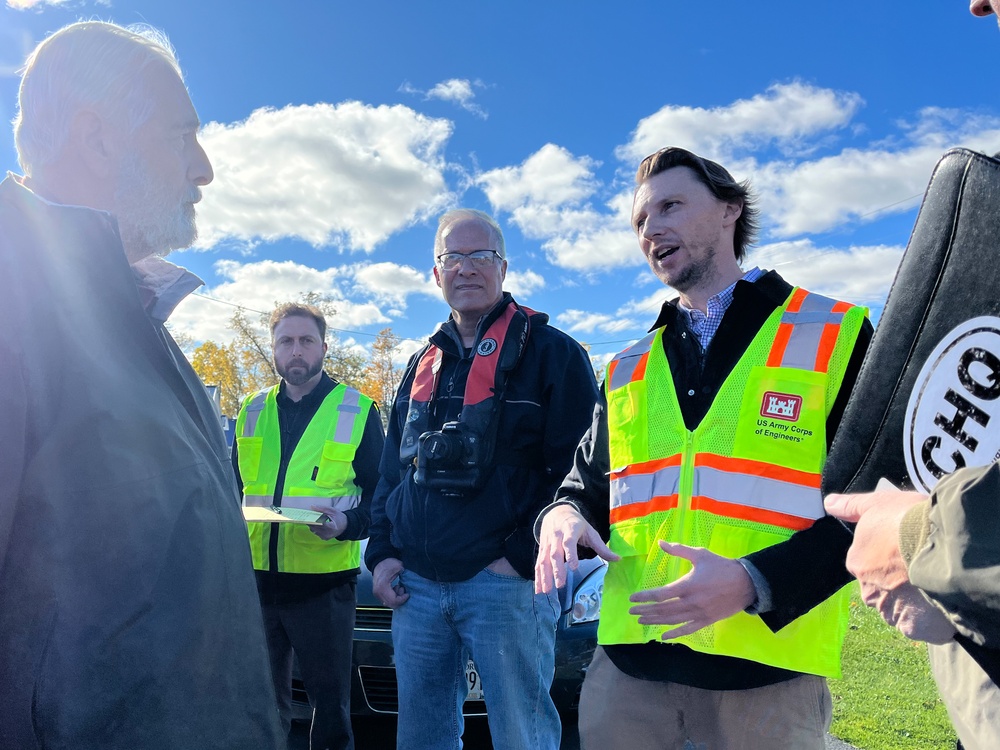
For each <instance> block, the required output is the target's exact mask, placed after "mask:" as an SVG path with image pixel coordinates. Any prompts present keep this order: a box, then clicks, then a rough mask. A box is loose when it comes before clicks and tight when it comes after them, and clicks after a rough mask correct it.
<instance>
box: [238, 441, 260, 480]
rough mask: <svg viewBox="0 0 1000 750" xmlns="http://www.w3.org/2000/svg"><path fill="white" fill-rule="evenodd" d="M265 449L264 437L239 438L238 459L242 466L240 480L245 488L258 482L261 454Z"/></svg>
mask: <svg viewBox="0 0 1000 750" xmlns="http://www.w3.org/2000/svg"><path fill="white" fill-rule="evenodd" d="M263 448H264V438H263V437H237V438H236V458H237V460H238V462H239V466H240V479H242V480H243V484H244V486H245V485H247V484H249V483H250V482H256V481H257V475H258V474H259V473H260V454H261V451H262V450H263Z"/></svg>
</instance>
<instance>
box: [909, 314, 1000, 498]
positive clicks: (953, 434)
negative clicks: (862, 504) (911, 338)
mask: <svg viewBox="0 0 1000 750" xmlns="http://www.w3.org/2000/svg"><path fill="white" fill-rule="evenodd" d="M903 450H904V453H905V455H906V468H907V471H909V473H910V480H911V481H912V482H913V486H914V487H915V488H916V489H918V490H919V489H923V490H924V491H925V492H928V493H929V492H930V491H931V490H933V489H934V485H935V484H937V481H938V480H939V479H940V478H941V477H943V476H945V475H946V474H950V473H951V472H953V471H955V469H960V468H961V467H963V466H984V465H986V464H989V463H992V462H993V461H995V460H997V458H998V457H1000V318H994V317H990V316H983V317H979V318H973V319H972V320H967V321H965V322H964V323H962V324H961V325H959V326H958V327H956V328H955V329H954V330H952V331H951V332H950V333H948V335H946V336H945V337H944V338H942V339H941V341H940V342H939V343H938V345H937V346H936V347H935V348H934V351H933V352H931V355H930V356H929V357H928V358H927V361H926V362H925V363H924V366H923V368H922V369H921V370H920V375H919V376H918V377H917V381H916V383H915V385H914V386H913V392H912V393H911V394H910V400H909V403H908V404H907V406H906V421H905V422H904V424H903Z"/></svg>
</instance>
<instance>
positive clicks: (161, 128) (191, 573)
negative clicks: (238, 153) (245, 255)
mask: <svg viewBox="0 0 1000 750" xmlns="http://www.w3.org/2000/svg"><path fill="white" fill-rule="evenodd" d="M18 104H19V112H18V116H17V118H16V120H15V123H14V134H15V141H16V145H17V151H18V158H19V161H20V163H21V167H22V169H23V171H24V176H23V177H18V176H15V175H8V176H7V178H6V179H5V180H4V181H3V182H2V183H0V279H2V283H3V285H4V289H3V292H2V294H0V321H3V326H2V327H0V384H2V388H0V414H2V415H3V419H2V420H0V446H2V448H0V747H17V748H22V747H23V748H27V747H45V748H69V747H73V748H122V749H124V748H144V749H145V750H156V749H158V748H164V750H165V749H166V748H194V747H211V748H233V749H234V750H235V749H236V748H240V749H242V748H267V749H268V750H271V749H272V748H280V747H282V746H283V744H284V740H283V738H282V737H281V732H280V725H279V721H278V716H277V712H276V710H275V698H274V692H273V689H272V687H271V680H270V674H269V666H268V658H267V651H266V645H265V641H264V633H263V625H262V621H261V617H260V614H259V612H260V610H259V607H258V606H257V594H256V589H255V586H254V580H253V574H252V572H251V571H252V568H251V565H250V550H249V547H248V544H247V537H246V527H245V525H244V523H243V520H242V517H241V513H240V508H239V499H238V496H237V493H236V487H235V483H234V481H233V477H232V472H231V469H230V465H229V457H228V452H227V449H226V444H225V440H224V438H223V434H222V430H221V427H220V424H219V419H218V417H217V414H216V411H215V408H214V406H213V404H212V402H211V400H210V399H209V398H208V395H207V393H206V391H205V389H204V387H203V386H202V384H201V382H200V381H199V379H198V377H197V375H196V374H195V373H194V371H193V370H192V369H191V367H190V365H189V364H188V362H187V361H186V359H185V357H184V355H183V353H182V352H181V350H180V349H179V348H178V347H177V344H176V343H175V342H174V341H173V339H172V338H171V336H170V334H169V333H168V332H167V330H166V329H165V327H164V322H165V320H166V318H167V316H168V315H169V314H170V312H171V311H172V310H173V309H174V307H175V306H176V305H177V303H178V302H180V300H182V299H183V298H184V297H185V296H186V295H187V294H189V293H190V292H191V291H193V290H194V289H195V288H197V287H198V286H200V285H201V283H202V282H201V280H200V279H198V278H197V277H195V276H193V275H192V274H190V273H188V272H187V271H185V270H184V269H182V268H179V267H177V266H174V265H172V264H170V263H168V262H167V261H165V260H163V258H162V256H163V255H166V254H167V253H168V252H169V251H170V250H172V249H176V248H182V247H187V246H188V245H190V244H191V243H192V242H193V241H194V239H195V237H196V228H195V208H194V206H195V203H197V202H198V201H199V200H200V199H201V188H202V187H203V186H205V185H207V184H209V183H210V182H211V181H212V178H213V173H212V167H211V164H210V163H209V161H208V157H207V156H206V155H205V152H204V151H203V150H202V148H201V146H200V145H199V143H198V140H197V131H198V127H199V122H198V116H197V114H196V112H195V110H194V107H193V105H192V104H191V100H190V98H189V96H188V93H187V90H186V88H185V86H184V83H183V80H182V77H181V72H180V68H179V67H178V64H177V60H176V57H175V55H174V53H173V50H172V49H171V47H170V44H169V42H168V41H167V39H166V37H164V36H163V35H162V34H161V33H159V32H157V31H156V30H154V29H150V28H134V29H125V28H122V27H119V26H116V25H114V24H110V23H102V22H85V23H76V24H72V25H70V26H67V27H65V28H63V29H61V30H59V31H58V32H56V33H54V34H53V35H51V36H50V37H48V38H47V39H46V40H45V41H43V42H41V43H40V44H39V45H38V46H37V47H36V49H35V50H34V51H33V52H32V53H31V55H30V56H29V57H28V60H27V63H26V66H25V72H24V75H23V78H22V81H21V88H20V94H19V100H18Z"/></svg>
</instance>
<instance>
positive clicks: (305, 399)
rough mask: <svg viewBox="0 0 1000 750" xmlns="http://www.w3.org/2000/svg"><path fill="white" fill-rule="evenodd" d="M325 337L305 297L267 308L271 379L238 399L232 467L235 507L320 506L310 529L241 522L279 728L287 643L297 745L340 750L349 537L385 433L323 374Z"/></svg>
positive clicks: (356, 549)
mask: <svg viewBox="0 0 1000 750" xmlns="http://www.w3.org/2000/svg"><path fill="white" fill-rule="evenodd" d="M325 339H326V319H325V318H324V317H323V314H322V313H321V312H320V311H319V310H318V309H316V308H315V307H313V306H311V305H300V304H295V303H289V304H286V305H282V306H281V307H279V308H278V309H277V310H275V311H274V313H273V314H272V315H271V346H272V350H273V356H274V369H275V370H277V372H278V374H279V375H280V376H281V382H280V383H279V384H278V385H275V386H273V387H271V388H266V389H264V390H262V391H260V392H258V393H255V394H252V395H251V396H249V397H248V398H247V399H246V400H245V401H244V402H243V406H242V408H241V409H240V414H239V418H238V419H237V420H236V440H235V441H234V443H233V467H234V469H235V470H236V478H237V483H238V484H239V486H240V489H241V491H242V493H243V504H244V506H245V507H265V508H271V507H274V508H279V509H288V508H295V509H300V510H312V511H316V512H319V513H321V514H323V515H322V516H321V518H320V520H322V521H323V523H322V524H321V525H305V524H297V523H259V522H254V523H249V524H248V527H249V530H250V547H251V552H252V554H253V566H254V569H255V571H256V573H257V592H258V594H259V595H260V603H261V609H262V610H263V614H264V629H265V632H266V635H267V647H268V652H269V653H270V656H271V676H272V679H273V680H274V689H275V693H276V694H277V696H278V708H279V711H280V713H281V719H282V723H283V725H284V730H285V733H286V735H287V733H288V729H289V725H290V723H291V691H292V654H293V651H294V653H295V655H296V656H297V657H298V662H299V670H300V672H301V675H302V681H303V682H304V683H305V687H306V692H307V693H308V695H309V700H310V703H311V704H312V706H313V720H312V727H311V729H310V733H309V746H310V747H312V748H323V749H324V750H326V749H327V748H330V749H333V750H347V749H349V748H353V747H354V738H353V735H352V733H351V710H350V709H351V650H352V644H353V639H354V613H355V605H356V597H355V589H356V585H357V576H358V572H359V571H360V562H361V559H360V558H361V549H360V544H359V542H358V540H360V539H364V538H365V537H366V536H367V535H368V523H369V520H370V508H371V499H372V495H373V494H374V492H375V485H376V484H377V482H378V461H379V457H380V456H381V455H382V443H383V442H384V440H385V438H384V435H383V431H382V420H381V418H380V417H379V414H378V409H377V408H376V407H375V405H374V403H373V402H372V400H371V399H370V398H368V397H367V396H364V395H362V394H361V393H359V392H358V391H356V390H355V389H354V388H349V387H348V386H346V385H344V384H343V383H338V382H337V381H336V380H334V379H333V378H331V377H330V376H329V375H327V374H326V373H325V372H324V371H323V359H324V357H325V356H326V351H327V345H326V340H325ZM286 512H287V511H286Z"/></svg>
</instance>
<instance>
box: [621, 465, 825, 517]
mask: <svg viewBox="0 0 1000 750" xmlns="http://www.w3.org/2000/svg"><path fill="white" fill-rule="evenodd" d="M680 473H681V470H680V467H679V466H668V467H666V468H663V469H660V470H659V471H656V472H653V473H651V474H636V475H632V476H626V477H621V478H618V479H612V480H611V507H612V509H614V508H620V507H624V506H627V505H633V504H636V503H645V502H649V501H650V500H651V499H653V498H654V497H667V496H670V495H675V494H677V492H678V489H679V486H680ZM692 495H694V496H699V497H707V498H710V499H712V500H717V501H719V502H723V503H732V504H733V505H741V506H743V507H746V508H757V509H759V510H768V511H774V512H776V513H783V514H785V515H788V516H795V517H797V518H808V519H810V520H816V519H818V518H822V517H823V516H824V515H826V512H825V511H824V510H823V498H822V495H821V494H820V491H819V489H817V488H815V487H805V486H803V485H801V484H794V483H792V482H783V481H781V480H780V479H769V478H767V477H760V476H753V475H749V474H737V473H734V472H731V471H721V470H719V469H713V468H710V467H707V466H698V467H695V469H694V484H693V488H692ZM735 515H736V516H737V517H738V516H739V514H735Z"/></svg>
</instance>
